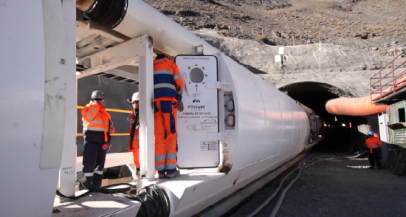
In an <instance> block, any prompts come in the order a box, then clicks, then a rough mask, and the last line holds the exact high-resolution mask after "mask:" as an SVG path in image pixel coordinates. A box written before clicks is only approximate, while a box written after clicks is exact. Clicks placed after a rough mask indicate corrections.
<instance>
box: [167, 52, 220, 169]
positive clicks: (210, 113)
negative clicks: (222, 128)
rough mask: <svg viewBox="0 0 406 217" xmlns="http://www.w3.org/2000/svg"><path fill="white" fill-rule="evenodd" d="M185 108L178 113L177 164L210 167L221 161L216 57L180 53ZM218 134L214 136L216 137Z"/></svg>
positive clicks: (187, 166)
mask: <svg viewBox="0 0 406 217" xmlns="http://www.w3.org/2000/svg"><path fill="white" fill-rule="evenodd" d="M175 61H176V64H177V65H178V67H179V72H180V74H181V76H182V78H183V83H184V90H183V95H182V102H183V107H184V110H183V112H179V111H178V113H177V132H178V167H179V168H209V167H217V166H218V165H219V162H220V152H219V140H218V138H217V136H216V135H218V132H219V125H218V123H219V117H218V91H217V88H216V87H217V78H218V76H217V73H218V72H217V58H216V57H215V56H177V57H176V58H175ZM213 135H215V136H213Z"/></svg>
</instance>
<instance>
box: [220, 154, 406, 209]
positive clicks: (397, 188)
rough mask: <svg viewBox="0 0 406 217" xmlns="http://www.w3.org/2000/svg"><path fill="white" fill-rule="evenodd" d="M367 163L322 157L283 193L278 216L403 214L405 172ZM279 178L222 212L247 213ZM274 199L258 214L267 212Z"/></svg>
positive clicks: (275, 184) (405, 185) (405, 207)
mask: <svg viewBox="0 0 406 217" xmlns="http://www.w3.org/2000/svg"><path fill="white" fill-rule="evenodd" d="M315 155H317V154H312V155H310V156H308V157H307V161H308V160H310V158H311V157H313V156H315ZM319 155H320V154H319ZM368 165H369V162H368V160H367V159H366V158H360V159H352V160H348V159H339V160H329V161H323V162H320V163H317V164H315V165H313V166H311V167H309V168H308V169H306V170H304V171H303V173H302V175H301V176H300V178H299V179H298V180H297V181H296V182H295V183H294V185H293V186H292V188H291V189H290V190H289V191H288V193H287V194H286V197H285V199H284V201H283V204H282V206H281V208H280V209H279V212H278V214H277V216H280V217H285V216H286V217H287V216H295V217H296V216H306V217H307V216H346V217H360V216H391V217H395V216H399V217H400V216H405V215H406V176H396V175H394V174H392V173H391V170H390V169H382V170H376V169H375V170H370V169H368ZM283 175H284V174H282V176H283ZM279 179H280V177H279V178H278V179H276V180H274V181H273V182H271V183H268V184H267V185H266V186H265V187H264V188H263V189H260V190H259V191H257V192H256V193H254V194H253V195H252V196H251V197H250V198H248V199H247V200H246V201H244V202H243V203H242V204H240V205H238V206H237V207H236V209H235V210H233V211H231V212H230V213H227V214H226V215H224V216H247V215H248V214H249V213H251V212H252V211H253V210H254V209H255V208H256V207H257V206H258V205H259V204H261V203H262V201H264V200H266V198H267V197H269V195H271V194H272V193H273V191H274V189H275V188H276V186H277V185H278V184H279ZM288 182H289V180H287V181H286V182H285V185H284V186H286V185H287V183H288ZM277 197H279V195H278V196H277ZM275 201H276V199H274V200H273V202H271V204H270V205H268V206H267V207H266V208H265V209H264V210H263V211H262V212H261V213H260V214H259V215H258V216H269V215H270V213H271V212H272V209H273V206H274V204H275Z"/></svg>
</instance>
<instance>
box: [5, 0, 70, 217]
mask: <svg viewBox="0 0 406 217" xmlns="http://www.w3.org/2000/svg"><path fill="white" fill-rule="evenodd" d="M64 3H65V1H62V2H61V1H53V0H42V1H38V0H37V1H32V0H22V1H13V0H5V1H1V3H0V26H1V28H2V29H1V31H0V65H1V67H2V72H1V79H0V87H1V92H0V99H1V107H2V108H1V112H0V120H1V122H2V124H1V126H0V144H1V146H2V150H1V152H0V171H1V176H0V183H1V184H0V192H1V193H2V195H1V197H0V216H33V217H45V216H51V214H52V207H53V202H54V199H55V189H56V187H57V180H58V173H59V166H60V164H61V156H62V150H63V144H64V132H65V122H66V117H65V114H66V113H65V107H66V104H67V103H66V100H67V93H66V92H67V88H68V86H70V84H69V85H68V84H67V82H68V81H67V77H68V76H67V71H65V70H66V67H65V63H68V60H67V56H66V54H65V35H64V16H65V15H66V14H64V11H63V7H64V6H63V4H64ZM70 3H71V4H70V8H69V9H70V10H71V11H72V13H71V14H74V4H72V3H73V2H70ZM65 18H66V17H65ZM71 24H74V23H73V22H71ZM73 27H74V26H73ZM71 46H74V44H71ZM73 61H74V56H72V59H71V60H69V63H74V62H73ZM71 65H72V64H71ZM70 74H71V73H70ZM71 77H72V76H71ZM72 81H73V82H74V81H75V80H72ZM73 123H74V121H73ZM72 126H74V125H72ZM73 130H74V129H73ZM70 145H72V144H70Z"/></svg>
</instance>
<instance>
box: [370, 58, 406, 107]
mask: <svg viewBox="0 0 406 217" xmlns="http://www.w3.org/2000/svg"><path fill="white" fill-rule="evenodd" d="M402 55H406V50H405V51H403V52H402V53H400V54H399V55H398V56H396V57H395V58H394V59H393V60H392V61H391V62H390V63H388V64H387V65H386V66H385V67H383V68H382V69H381V70H379V72H378V73H376V74H374V75H372V76H371V78H370V79H369V85H370V96H371V102H373V101H374V100H379V99H382V98H383V97H384V96H386V95H387V94H389V93H390V92H393V93H395V92H396V91H397V89H398V88H399V87H403V86H404V83H405V82H406V81H405V79H401V78H403V77H404V75H406V70H403V71H401V72H398V73H395V71H396V70H397V69H399V68H400V67H401V66H403V65H405V64H406V60H405V61H403V62H402V63H401V64H399V65H397V66H395V60H396V59H397V58H399V57H400V56H402ZM387 68H390V69H391V71H390V72H388V73H386V74H384V75H382V72H383V70H385V69H387ZM384 79H389V81H384V84H382V83H383V82H382V80H384ZM399 79H401V80H399ZM373 80H374V81H373ZM375 80H377V81H375ZM384 88H385V89H384ZM374 89H375V90H374ZM373 94H379V96H378V97H373V96H372V95H373Z"/></svg>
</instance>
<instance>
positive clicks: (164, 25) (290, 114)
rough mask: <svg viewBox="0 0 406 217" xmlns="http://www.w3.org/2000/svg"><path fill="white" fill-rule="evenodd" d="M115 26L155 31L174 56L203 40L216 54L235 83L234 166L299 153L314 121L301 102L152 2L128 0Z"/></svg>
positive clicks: (225, 77) (157, 43)
mask: <svg viewBox="0 0 406 217" xmlns="http://www.w3.org/2000/svg"><path fill="white" fill-rule="evenodd" d="M114 30H115V31H117V32H119V33H121V34H124V35H126V36H128V37H130V38H134V37H138V36H140V35H143V34H147V35H149V36H152V38H153V44H154V48H155V49H157V50H159V51H161V52H164V53H166V54H169V55H172V56H176V55H179V54H192V53H193V49H194V47H195V46H199V45H203V47H204V54H206V55H217V57H218V58H219V79H220V80H222V81H225V82H228V83H230V86H231V87H232V89H233V94H234V100H235V107H236V109H235V114H236V115H235V121H236V124H235V128H234V129H233V130H230V131H233V132H230V133H232V136H229V137H227V138H226V139H225V141H224V142H225V143H227V147H226V149H227V151H226V152H228V153H229V157H231V159H232V162H231V164H232V170H235V169H238V168H241V167H244V166H246V165H248V164H250V163H254V162H256V161H259V160H262V159H265V158H269V157H271V156H276V155H278V154H280V153H285V152H291V153H292V156H294V155H296V154H297V153H298V152H300V151H301V150H303V148H304V146H305V144H306V142H307V138H308V135H309V122H308V118H307V115H306V112H305V111H304V110H303V108H302V107H301V106H300V105H299V104H298V103H297V102H295V101H294V100H293V99H291V98H290V97H289V96H287V95H286V94H284V93H282V92H280V91H279V90H277V89H276V88H275V87H273V86H272V85H271V84H269V83H267V82H266V81H264V80H263V79H261V78H259V77H258V76H255V75H254V74H253V73H252V72H250V71H249V70H247V69H246V68H245V67H243V66H241V65H240V64H238V63H236V62H235V61H234V60H232V59H231V58H229V57H227V56H225V55H221V54H220V51H219V50H217V49H216V48H214V47H213V46H211V45H210V44H208V43H207V42H206V41H204V40H202V39H200V38H199V37H197V36H196V35H195V34H193V33H192V32H190V31H188V30H186V29H184V28H183V27H182V26H180V25H179V24H177V23H176V22H174V21H172V20H171V19H169V18H168V17H166V16H165V15H164V14H162V13H160V12H158V11H157V10H155V9H154V8H153V7H152V6H150V5H148V4H146V3H145V2H143V1H141V0H129V1H128V9H127V12H126V14H125V17H124V19H123V20H122V22H121V23H120V24H119V25H118V26H117V27H116V28H114ZM223 103H224V102H223ZM220 105H221V103H220ZM222 118H225V117H220V119H222ZM223 130H225V128H224V129H223Z"/></svg>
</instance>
